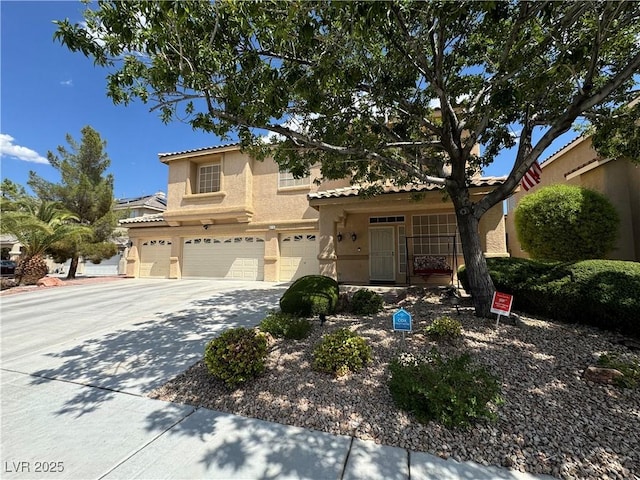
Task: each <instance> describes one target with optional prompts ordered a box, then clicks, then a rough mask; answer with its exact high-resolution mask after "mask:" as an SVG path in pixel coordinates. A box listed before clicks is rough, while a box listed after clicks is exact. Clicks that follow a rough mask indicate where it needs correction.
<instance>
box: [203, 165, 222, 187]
mask: <svg viewBox="0 0 640 480" xmlns="http://www.w3.org/2000/svg"><path fill="white" fill-rule="evenodd" d="M219 191H220V163H210V164H207V165H200V166H199V167H198V193H212V192H219Z"/></svg>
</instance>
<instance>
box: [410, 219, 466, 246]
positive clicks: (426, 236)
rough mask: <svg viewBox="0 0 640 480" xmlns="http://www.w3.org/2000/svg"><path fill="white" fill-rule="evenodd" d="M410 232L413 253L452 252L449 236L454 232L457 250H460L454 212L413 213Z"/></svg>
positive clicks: (460, 244)
mask: <svg viewBox="0 0 640 480" xmlns="http://www.w3.org/2000/svg"><path fill="white" fill-rule="evenodd" d="M412 233H413V236H414V237H415V238H414V239H413V248H414V254H415V255H447V254H452V253H453V244H452V242H451V236H452V235H454V234H455V236H456V239H455V241H456V246H457V251H458V252H462V243H461V242H460V235H459V234H458V224H457V222H456V215H455V213H441V214H431V215H414V216H413V232H412Z"/></svg>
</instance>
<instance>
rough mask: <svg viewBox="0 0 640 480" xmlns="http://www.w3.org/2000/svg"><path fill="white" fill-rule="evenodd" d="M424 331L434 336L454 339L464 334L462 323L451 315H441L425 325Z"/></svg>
mask: <svg viewBox="0 0 640 480" xmlns="http://www.w3.org/2000/svg"><path fill="white" fill-rule="evenodd" d="M424 333H426V334H427V335H429V336H430V337H433V338H438V339H440V338H441V339H454V338H456V337H459V336H460V335H462V324H461V323H460V322H459V321H458V320H454V319H453V318H451V317H440V318H436V319H435V320H434V321H433V322H432V323H431V325H429V326H427V327H425V329H424Z"/></svg>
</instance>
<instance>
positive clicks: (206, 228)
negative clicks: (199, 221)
mask: <svg viewBox="0 0 640 480" xmlns="http://www.w3.org/2000/svg"><path fill="white" fill-rule="evenodd" d="M210 226H211V225H209V224H206V225H202V228H204V229H205V230H209V227H210Z"/></svg>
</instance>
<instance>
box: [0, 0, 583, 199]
mask: <svg viewBox="0 0 640 480" xmlns="http://www.w3.org/2000/svg"><path fill="white" fill-rule="evenodd" d="M82 11H83V4H81V3H80V2H79V1H68V2H56V1H52V2H23V1H5V0H2V1H0V15H1V25H0V31H1V58H0V62H1V72H0V81H1V83H0V88H1V90H0V91H1V97H0V153H1V156H0V173H1V176H2V178H9V179H11V180H12V181H14V182H16V183H19V184H21V185H26V181H27V178H28V172H29V170H34V171H35V172H37V173H38V174H39V175H40V176H42V177H44V178H46V179H48V180H51V181H56V182H57V181H59V175H58V172H57V171H56V170H55V169H54V168H52V167H51V166H50V165H48V164H47V163H46V156H47V151H54V152H55V150H56V148H57V147H58V145H64V146H68V144H67V142H66V140H65V136H66V134H67V133H69V134H71V135H72V136H73V137H74V138H75V139H76V140H80V138H81V134H80V130H81V129H82V127H84V126H85V125H91V126H92V127H93V128H94V129H95V130H97V131H98V132H99V133H100V135H101V136H102V138H103V139H104V140H106V142H107V148H106V151H107V154H108V155H109V157H110V158H111V168H110V172H111V173H112V174H113V175H114V178H115V188H114V195H115V196H116V197H117V198H123V197H134V196H139V195H145V194H152V193H154V192H157V191H166V188H167V172H168V170H167V166H166V165H164V164H162V163H160V162H159V160H158V153H161V152H175V151H181V150H188V149H193V148H200V147H207V146H213V145H218V144H220V143H224V142H223V141H222V140H221V139H219V138H217V137H216V136H214V135H212V134H205V133H202V132H198V131H194V130H193V129H192V128H191V127H190V126H189V125H187V124H182V123H179V122H172V123H170V124H168V125H165V124H163V123H162V121H161V120H160V118H159V117H158V115H157V114H156V113H155V112H149V108H150V106H149V105H144V104H142V103H141V102H134V103H132V104H130V105H128V106H126V107H125V106H123V105H118V106H116V105H114V104H113V103H112V102H111V100H110V99H109V98H108V97H107V96H106V81H105V77H106V75H107V73H108V71H107V70H106V69H102V68H98V67H95V66H94V65H93V62H92V61H91V60H90V59H88V58H86V57H84V56H83V55H82V54H80V53H72V52H70V51H69V50H67V48H66V47H63V46H62V45H61V44H60V43H59V42H54V41H53V33H54V31H55V25H54V24H53V23H52V21H53V20H57V19H63V18H67V17H68V18H69V19H70V20H71V21H72V22H73V23H75V22H80V21H81V20H82ZM574 136H575V134H573V133H571V134H566V135H565V136H563V137H562V138H561V139H560V140H559V141H557V142H556V143H555V144H554V145H553V146H552V148H551V149H549V153H551V152H552V151H555V150H556V149H557V148H558V147H559V146H562V145H564V144H565V143H567V142H568V140H570V139H571V138H573V137H574ZM546 156H547V155H546V154H545V155H543V156H542V158H543V159H544V158H545V157H546ZM512 162H513V154H512V153H509V152H506V153H505V154H503V155H502V156H501V157H500V158H499V159H498V160H497V161H496V162H494V164H492V165H491V166H489V167H488V168H487V169H486V170H485V172H484V173H485V174H486V175H506V174H507V173H508V172H509V170H510V168H511V166H512Z"/></svg>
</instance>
